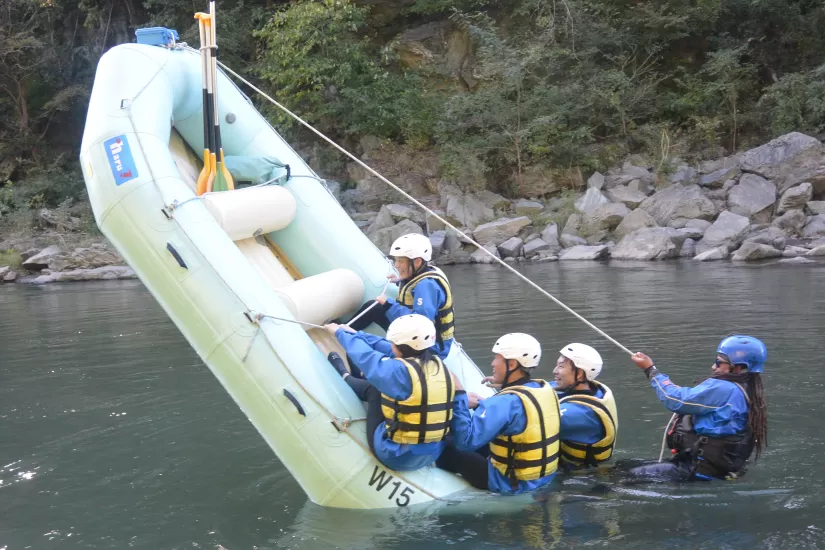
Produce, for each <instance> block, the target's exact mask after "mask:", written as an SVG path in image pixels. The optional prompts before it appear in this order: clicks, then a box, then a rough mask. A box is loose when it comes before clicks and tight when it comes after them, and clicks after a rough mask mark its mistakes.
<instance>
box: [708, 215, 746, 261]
mask: <svg viewBox="0 0 825 550" xmlns="http://www.w3.org/2000/svg"><path fill="white" fill-rule="evenodd" d="M748 226H749V221H748V218H746V217H745V216H740V215H738V214H734V213H733V212H728V211H725V212H722V213H721V214H719V217H718V218H717V219H716V221H715V222H713V225H711V226H710V227H708V228H707V230H705V234H704V236H703V237H702V241H701V242H699V243H698V244H697V245H696V252H697V253H698V254H699V255H702V253H704V252H707V251H709V250H710V249H712V248H718V247H721V246H724V247H725V248H726V249H727V247H729V246H735V245H736V244H738V243H739V242H741V241H742V240H743V239H744V238H745V235H746V234H747V232H748Z"/></svg>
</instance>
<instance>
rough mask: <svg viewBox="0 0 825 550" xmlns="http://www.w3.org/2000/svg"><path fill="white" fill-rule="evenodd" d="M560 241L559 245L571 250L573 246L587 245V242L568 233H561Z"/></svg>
mask: <svg viewBox="0 0 825 550" xmlns="http://www.w3.org/2000/svg"><path fill="white" fill-rule="evenodd" d="M560 240H561V245H562V246H563V247H565V248H572V247H574V246H582V245H586V244H587V241H585V240H584V239H582V238H581V237H579V236H578V235H570V234H568V233H562V234H561V237H560Z"/></svg>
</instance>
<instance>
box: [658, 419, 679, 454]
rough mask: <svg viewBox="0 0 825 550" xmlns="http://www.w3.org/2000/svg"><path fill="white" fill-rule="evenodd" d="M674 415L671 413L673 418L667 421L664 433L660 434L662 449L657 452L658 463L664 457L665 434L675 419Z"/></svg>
mask: <svg viewBox="0 0 825 550" xmlns="http://www.w3.org/2000/svg"><path fill="white" fill-rule="evenodd" d="M676 416H677V415H676V413H673V416H671V417H670V420H668V421H667V426H665V433H663V434H662V448H661V449H660V450H659V462H661V461H662V458H663V457H664V456H665V445H666V444H667V432H669V431H670V424H671V423H672V422H673V420H674V419H675V418H676Z"/></svg>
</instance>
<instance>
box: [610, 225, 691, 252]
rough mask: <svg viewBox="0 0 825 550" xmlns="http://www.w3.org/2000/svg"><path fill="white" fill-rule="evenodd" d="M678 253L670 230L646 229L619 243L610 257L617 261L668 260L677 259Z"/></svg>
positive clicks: (630, 235) (660, 228) (638, 230)
mask: <svg viewBox="0 0 825 550" xmlns="http://www.w3.org/2000/svg"><path fill="white" fill-rule="evenodd" d="M678 253H679V249H678V247H677V246H676V244H675V243H674V242H673V240H672V239H671V237H670V232H669V231H668V228H665V227H645V228H642V229H637V230H636V231H634V232H633V233H630V234H629V235H627V236H625V237H624V238H623V239H622V240H621V241H619V244H618V245H616V248H614V249H613V250H612V251H611V252H610V257H611V258H613V259H615V260H666V259H668V258H675V257H676V256H677V255H678Z"/></svg>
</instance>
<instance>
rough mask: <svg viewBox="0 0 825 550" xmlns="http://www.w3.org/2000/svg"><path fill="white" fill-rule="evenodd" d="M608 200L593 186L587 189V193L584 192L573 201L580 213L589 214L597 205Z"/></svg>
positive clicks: (606, 202) (607, 202) (608, 201)
mask: <svg viewBox="0 0 825 550" xmlns="http://www.w3.org/2000/svg"><path fill="white" fill-rule="evenodd" d="M609 203H610V200H609V199H608V198H607V197H605V196H604V195H603V194H602V192H601V191H599V190H598V189H596V188H595V187H591V188H590V189H588V190H587V193H585V194H584V196H582V197H581V198H579V200H577V201H576V203H575V205H574V206H575V208H576V210H578V211H579V212H581V213H582V214H589V213H590V212H592V211H593V210H595V209H596V208H598V207H599V206H601V205H603V204H609Z"/></svg>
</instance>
